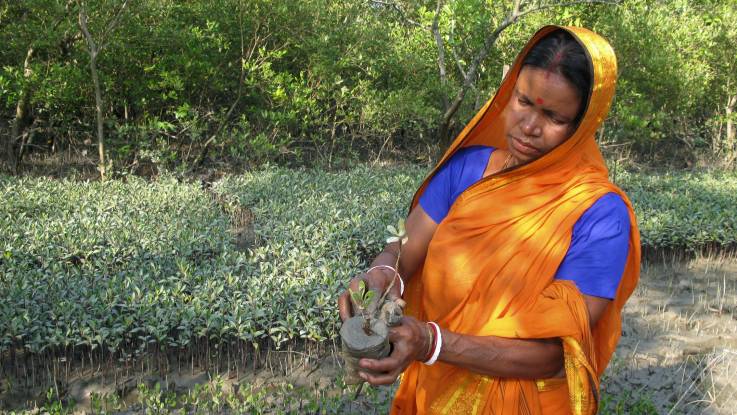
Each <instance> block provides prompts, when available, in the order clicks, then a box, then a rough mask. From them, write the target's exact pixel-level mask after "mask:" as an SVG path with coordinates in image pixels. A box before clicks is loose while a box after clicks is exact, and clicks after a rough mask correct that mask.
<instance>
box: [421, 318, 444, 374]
mask: <svg viewBox="0 0 737 415" xmlns="http://www.w3.org/2000/svg"><path fill="white" fill-rule="evenodd" d="M427 324H430V325H432V326H433V327H434V328H435V336H436V337H437V339H436V341H435V350H433V351H432V356H430V359H428V360H427V361H425V362H422V363H424V364H426V365H428V366H430V365H432V364H434V363H435V362H437V360H438V356H440V348H441V347H442V345H443V334H442V333H441V332H440V326H438V323H436V322H434V321H428V322H427Z"/></svg>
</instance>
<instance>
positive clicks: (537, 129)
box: [521, 112, 542, 137]
mask: <svg viewBox="0 0 737 415" xmlns="http://www.w3.org/2000/svg"><path fill="white" fill-rule="evenodd" d="M521 127H522V133H524V134H525V135H527V136H531V137H537V136H539V135H540V134H542V127H541V126H540V117H539V116H538V114H537V113H535V112H531V113H530V114H528V115H527V117H525V118H524V119H523V120H522V125H521Z"/></svg>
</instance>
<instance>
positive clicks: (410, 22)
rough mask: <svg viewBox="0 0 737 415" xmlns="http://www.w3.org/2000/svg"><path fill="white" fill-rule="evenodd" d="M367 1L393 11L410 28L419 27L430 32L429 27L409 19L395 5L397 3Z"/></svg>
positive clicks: (398, 6) (399, 7) (379, 0)
mask: <svg viewBox="0 0 737 415" xmlns="http://www.w3.org/2000/svg"><path fill="white" fill-rule="evenodd" d="M369 1H371V3H373V4H379V5H382V6H386V7H389V8H391V9H394V11H396V12H397V13H399V15H400V16H401V17H402V20H404V21H405V22H407V23H409V24H411V25H412V26H417V27H421V28H423V29H427V30H430V27H428V26H425V25H423V24H422V23H420V22H418V21H417V20H414V19H412V18H410V17H409V16H408V15H407V12H406V11H405V10H404V9H403V8H402V7H401V6H400V5H399V4H397V2H395V1H386V0H369Z"/></svg>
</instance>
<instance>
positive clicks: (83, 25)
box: [79, 2, 98, 59]
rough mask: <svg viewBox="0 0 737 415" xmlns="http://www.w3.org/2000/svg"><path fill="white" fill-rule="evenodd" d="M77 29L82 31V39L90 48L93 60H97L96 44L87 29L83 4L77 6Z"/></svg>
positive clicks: (85, 9) (85, 7)
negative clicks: (83, 38)
mask: <svg viewBox="0 0 737 415" xmlns="http://www.w3.org/2000/svg"><path fill="white" fill-rule="evenodd" d="M79 28H80V29H82V34H84V37H85V39H86V40H87V43H88V44H89V46H90V55H91V56H92V58H93V59H94V58H97V52H98V49H97V44H96V43H95V39H94V38H93V37H92V34H90V31H89V30H88V29H87V6H86V5H85V4H84V2H81V3H80V4H79Z"/></svg>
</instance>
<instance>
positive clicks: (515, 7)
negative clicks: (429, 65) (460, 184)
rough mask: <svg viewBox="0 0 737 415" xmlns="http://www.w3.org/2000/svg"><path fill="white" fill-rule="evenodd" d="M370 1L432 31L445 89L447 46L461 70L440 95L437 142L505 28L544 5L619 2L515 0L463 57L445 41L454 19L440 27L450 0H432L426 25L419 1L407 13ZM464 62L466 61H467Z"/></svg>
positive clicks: (386, 0) (387, 0) (397, 4)
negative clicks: (451, 88) (450, 87)
mask: <svg viewBox="0 0 737 415" xmlns="http://www.w3.org/2000/svg"><path fill="white" fill-rule="evenodd" d="M370 1H371V2H373V3H374V4H377V5H380V6H384V7H387V8H390V9H392V10H394V11H395V12H397V14H398V15H399V16H400V18H401V19H402V20H404V21H405V22H407V23H408V24H411V25H414V26H417V27H421V28H423V29H425V30H427V31H428V32H429V33H430V34H431V35H432V37H433V39H434V42H435V46H436V49H437V67H438V77H439V78H440V83H441V85H442V86H443V87H444V90H445V91H447V90H448V83H449V77H448V69H447V57H446V52H447V51H446V49H449V50H450V52H451V54H452V55H451V56H452V57H453V59H454V61H455V63H456V68H457V69H458V72H459V74H460V80H459V83H460V85H458V88H457V91H456V92H455V94H454V95H453V96H452V97H449V96H448V95H446V94H443V95H442V97H441V104H442V108H443V114H442V116H441V118H440V120H439V121H438V128H437V137H438V140H439V141H440V142H446V141H448V140H449V139H450V138H452V137H450V135H449V132H450V127H451V123H452V122H453V120H454V117H455V116H456V113H457V112H458V109H459V108H460V106H461V104H462V103H463V101H464V99H465V98H466V94H467V93H468V91H469V89H472V88H474V86H475V83H476V82H477V78H478V72H479V67H480V65H481V63H482V62H483V61H484V59H486V58H487V56H488V55H489V52H490V51H491V49H492V47H493V46H494V44H495V43H496V41H497V40H498V39H499V36H500V35H501V34H502V32H504V31H505V30H506V29H507V28H509V27H510V26H512V25H513V24H515V23H516V22H517V21H519V20H520V19H521V18H523V17H524V16H526V15H528V14H531V13H536V12H541V11H543V10H547V9H552V8H560V7H566V6H572V5H578V4H597V3H598V4H610V5H616V4H619V1H615V0H578V1H576V0H574V1H568V2H559V1H545V0H539V1H538V0H514V1H513V2H512V3H511V4H510V5H509V6H508V7H507V10H506V11H505V12H504V18H503V19H502V20H501V22H500V23H499V24H498V25H497V26H496V27H495V28H494V29H492V30H489V31H486V32H485V36H484V39H483V42H482V43H481V44H480V45H479V46H478V47H477V48H476V49H475V50H474V51H472V52H471V54H470V56H469V57H468V58H470V59H462V58H461V57H460V56H459V54H458V52H457V51H456V49H455V48H454V47H453V44H452V43H451V44H450V47H449V45H447V43H449V42H448V41H447V39H446V37H445V36H444V32H445V33H450V34H451V35H452V33H453V31H452V30H451V29H452V27H454V26H455V24H454V23H455V21H454V19H453V18H452V17H451V18H450V19H449V23H451V25H450V26H451V27H450V28H445V29H443V28H441V20H442V18H443V14H444V13H447V12H448V10H449V9H448V7H447V6H448V5H449V4H451V3H454V1H453V0H435V7H434V12H433V13H432V20H431V23H430V24H429V25H427V24H426V23H422V22H421V18H416V17H414V15H417V14H422V13H421V9H422V6H421V5H419V7H417V6H418V5H415V7H416V9H415V11H414V13H410V12H408V11H407V10H406V6H407V5H406V4H405V3H407V2H402V1H400V0H370ZM456 2H457V3H461V2H462V1H461V0H456ZM478 6H481V7H487V2H481V4H479V5H478ZM465 62H469V63H468V64H467V65H466V64H465Z"/></svg>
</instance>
